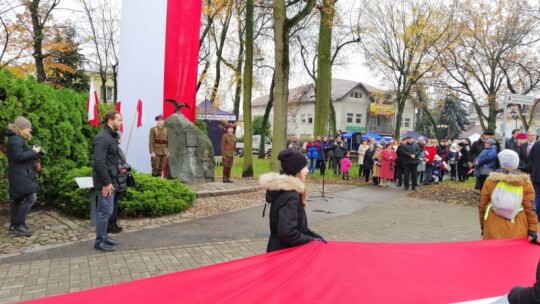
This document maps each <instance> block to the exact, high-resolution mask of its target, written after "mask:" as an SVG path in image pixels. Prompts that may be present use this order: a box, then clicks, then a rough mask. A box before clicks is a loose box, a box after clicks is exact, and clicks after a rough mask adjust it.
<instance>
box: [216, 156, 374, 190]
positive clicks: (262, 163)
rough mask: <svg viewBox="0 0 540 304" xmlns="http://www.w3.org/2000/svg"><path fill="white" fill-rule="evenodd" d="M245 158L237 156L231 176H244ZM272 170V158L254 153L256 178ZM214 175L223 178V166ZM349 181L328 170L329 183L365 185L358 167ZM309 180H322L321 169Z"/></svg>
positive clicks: (352, 170)
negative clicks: (260, 157) (259, 156)
mask: <svg viewBox="0 0 540 304" xmlns="http://www.w3.org/2000/svg"><path fill="white" fill-rule="evenodd" d="M243 160H244V159H243V158H240V157H235V158H234V165H233V168H232V171H231V177H233V178H240V177H242V166H243ZM268 172H270V159H258V158H257V156H255V155H254V157H253V174H254V175H255V178H258V177H259V176H261V174H264V173H268ZM214 176H215V177H216V179H219V178H222V176H223V167H222V166H219V167H214ZM349 178H350V180H349V181H346V180H343V179H342V178H341V175H338V176H335V175H334V172H333V171H331V170H330V171H328V170H327V171H326V176H325V179H326V182H328V183H333V184H336V183H344V184H351V185H358V186H360V185H364V183H363V182H361V180H360V178H359V177H358V167H351V170H350V171H349ZM308 182H314V183H317V182H322V176H321V175H320V173H319V170H316V171H315V174H314V175H309V176H308Z"/></svg>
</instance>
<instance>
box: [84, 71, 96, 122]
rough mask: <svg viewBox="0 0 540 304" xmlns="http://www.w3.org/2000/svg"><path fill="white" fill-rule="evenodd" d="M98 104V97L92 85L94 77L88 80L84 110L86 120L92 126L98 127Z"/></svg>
mask: <svg viewBox="0 0 540 304" xmlns="http://www.w3.org/2000/svg"><path fill="white" fill-rule="evenodd" d="M98 105H99V99H98V95H97V92H96V89H95V87H94V79H92V80H91V81H90V90H89V92H88V103H87V105H86V111H87V112H88V122H89V123H90V124H91V125H92V126H94V127H99V117H98Z"/></svg>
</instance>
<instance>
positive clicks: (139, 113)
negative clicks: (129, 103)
mask: <svg viewBox="0 0 540 304" xmlns="http://www.w3.org/2000/svg"><path fill="white" fill-rule="evenodd" d="M143 123H144V122H143V103H142V100H140V99H139V100H137V128H139V127H142V125H143Z"/></svg>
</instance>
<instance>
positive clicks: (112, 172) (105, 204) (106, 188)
mask: <svg viewBox="0 0 540 304" xmlns="http://www.w3.org/2000/svg"><path fill="white" fill-rule="evenodd" d="M103 123H104V124H105V126H104V127H103V130H102V131H101V132H99V133H98V134H97V135H96V137H95V138H94V142H93V144H92V148H93V149H92V151H93V155H92V164H93V167H94V170H93V172H92V179H93V180H94V189H96V191H98V193H99V195H98V200H99V203H98V208H97V215H96V240H95V243H94V248H95V249H97V250H101V251H113V250H114V246H116V245H120V244H121V243H120V242H119V241H116V240H113V239H111V238H110V237H109V236H108V235H107V225H108V222H109V218H110V217H111V215H112V213H113V209H114V197H115V192H116V190H117V189H119V188H120V186H119V182H118V175H119V174H120V165H121V159H120V153H119V148H118V142H117V137H118V133H116V132H117V131H118V130H119V129H120V125H122V116H121V115H120V113H119V112H116V111H109V112H107V113H105V117H104V119H103Z"/></svg>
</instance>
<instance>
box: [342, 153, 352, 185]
mask: <svg viewBox="0 0 540 304" xmlns="http://www.w3.org/2000/svg"><path fill="white" fill-rule="evenodd" d="M350 168H351V160H350V154H349V152H347V154H345V157H344V158H343V159H342V160H341V178H342V179H347V180H349V169H350Z"/></svg>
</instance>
